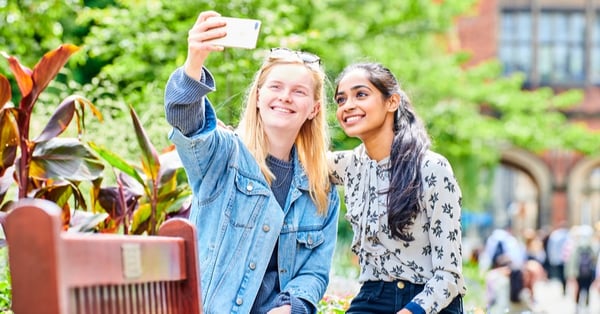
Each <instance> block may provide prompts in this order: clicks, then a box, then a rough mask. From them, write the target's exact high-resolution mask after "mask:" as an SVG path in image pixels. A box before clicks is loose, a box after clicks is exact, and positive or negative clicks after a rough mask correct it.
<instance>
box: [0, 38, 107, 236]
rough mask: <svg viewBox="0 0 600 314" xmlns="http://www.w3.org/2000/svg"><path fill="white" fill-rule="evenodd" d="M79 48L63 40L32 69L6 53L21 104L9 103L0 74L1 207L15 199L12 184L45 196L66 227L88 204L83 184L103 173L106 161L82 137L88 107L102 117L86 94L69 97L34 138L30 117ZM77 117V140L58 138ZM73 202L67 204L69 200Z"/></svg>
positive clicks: (8, 90)
mask: <svg viewBox="0 0 600 314" xmlns="http://www.w3.org/2000/svg"><path fill="white" fill-rule="evenodd" d="M78 49H79V48H78V47H77V46H74V45H71V44H64V45H61V46H59V47H58V48H57V49H55V50H52V51H50V52H48V53H46V54H45V55H44V56H43V57H42V58H41V60H40V61H39V62H38V63H37V64H36V65H35V67H34V68H33V70H31V69H29V68H27V67H26V66H24V65H22V64H21V63H20V62H19V60H18V59H17V58H16V57H13V56H8V55H7V54H5V53H2V55H3V56H4V57H6V59H7V60H8V63H9V66H10V69H11V71H12V73H13V75H14V77H15V80H16V83H17V85H18V87H19V91H20V93H21V96H22V97H21V99H20V101H19V103H18V106H16V107H15V106H13V104H12V103H11V102H10V100H11V98H12V89H11V85H10V83H9V81H8V79H7V78H6V77H5V76H3V75H0V104H2V108H1V109H0V146H1V147H2V148H3V149H2V161H1V164H0V204H1V205H2V206H1V207H0V208H1V209H2V211H5V210H6V209H7V208H8V206H9V205H10V204H11V203H12V202H13V201H14V200H13V199H6V195H7V192H8V191H9V190H10V188H11V187H15V186H16V189H17V198H18V199H21V198H26V197H33V198H43V199H48V200H51V201H53V202H55V203H57V204H58V205H59V207H61V208H62V209H63V217H64V222H65V228H66V227H67V226H68V225H69V222H70V217H71V204H73V205H74V206H73V207H74V208H73V209H77V208H83V209H86V208H87V204H86V201H85V198H84V195H83V193H82V190H81V187H80V183H81V182H83V181H90V182H93V181H95V180H98V179H100V178H101V176H102V172H103V170H104V165H103V164H102V162H101V160H100V159H99V158H98V157H97V156H95V155H94V154H93V151H91V150H90V149H89V147H87V146H86V145H85V144H84V143H83V142H82V141H81V140H80V135H82V133H83V131H84V129H85V125H84V122H83V121H84V114H85V108H86V107H87V108H89V109H90V110H91V111H92V113H93V114H94V115H95V116H96V117H97V118H99V119H100V120H101V119H102V115H101V114H100V112H99V111H98V110H97V109H96V108H95V107H94V105H93V104H92V103H91V102H89V101H88V100H86V99H85V98H83V97H80V96H76V95H72V96H69V97H67V98H66V99H65V100H64V101H63V102H62V103H61V104H60V105H59V106H58V107H57V108H56V110H55V112H54V114H53V115H52V116H51V117H50V119H49V121H48V122H47V124H46V125H45V127H44V128H43V130H42V131H41V133H40V134H39V135H38V136H37V137H35V138H30V126H31V123H32V121H31V117H32V113H33V110H34V108H35V105H36V103H37V100H38V98H39V96H40V94H41V93H42V92H43V91H44V90H45V89H46V87H48V84H49V83H50V81H52V80H53V79H54V78H55V77H56V76H57V74H58V73H59V71H60V69H61V68H62V67H63V66H64V65H65V63H66V62H67V60H68V59H69V57H70V56H71V55H72V54H73V53H74V52H76V51H77V50H78ZM74 117H75V118H76V121H77V134H78V137H77V138H71V137H60V135H61V134H62V133H63V132H64V131H65V130H66V129H67V127H68V126H69V125H70V124H71V122H72V121H73V118H74ZM71 200H72V201H73V202H69V201H71Z"/></svg>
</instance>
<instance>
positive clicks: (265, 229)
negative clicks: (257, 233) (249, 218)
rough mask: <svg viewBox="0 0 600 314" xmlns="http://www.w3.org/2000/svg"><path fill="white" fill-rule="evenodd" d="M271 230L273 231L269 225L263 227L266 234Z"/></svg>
mask: <svg viewBox="0 0 600 314" xmlns="http://www.w3.org/2000/svg"><path fill="white" fill-rule="evenodd" d="M269 230H271V227H269V225H263V231H264V232H269Z"/></svg>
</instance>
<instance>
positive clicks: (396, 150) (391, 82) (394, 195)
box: [336, 62, 431, 241]
mask: <svg viewBox="0 0 600 314" xmlns="http://www.w3.org/2000/svg"><path fill="white" fill-rule="evenodd" d="M357 69H361V70H363V71H364V72H365V73H366V74H367V79H368V80H369V82H371V84H373V85H374V86H375V87H376V88H377V90H379V91H380V92H381V94H382V95H383V97H384V99H386V100H387V99H389V98H390V97H392V95H394V94H398V95H399V96H400V104H399V106H398V110H396V113H395V115H394V130H393V131H394V141H393V142H392V150H391V154H390V162H391V170H390V187H389V189H388V191H386V193H387V201H388V204H387V211H388V224H389V228H390V230H391V233H392V237H394V238H398V239H401V240H404V241H412V240H414V237H413V235H412V234H411V233H410V232H409V231H408V229H409V227H410V226H411V225H412V224H413V222H414V219H415V217H416V216H417V214H418V213H419V212H420V211H421V210H423V208H422V206H421V203H420V198H421V197H422V192H423V183H422V180H421V163H422V161H423V156H424V155H425V153H426V152H427V150H428V149H429V147H430V145H431V141H430V139H429V136H428V135H427V131H426V130H425V127H424V126H423V123H422V122H421V120H420V119H419V117H418V116H417V115H416V114H415V111H414V109H413V106H412V104H411V102H410V99H409V98H408V96H407V95H406V93H405V92H404V91H403V90H402V89H401V88H400V84H399V83H398V80H396V77H395V76H394V74H393V73H392V72H391V71H390V70H389V69H388V68H386V67H385V66H383V65H382V64H380V63H374V62H365V63H355V64H352V65H350V66H348V67H346V68H345V69H344V71H343V72H342V73H341V74H340V75H339V76H338V78H337V80H336V86H337V85H338V84H339V81H340V80H341V79H342V78H343V77H344V76H345V75H346V74H347V73H349V72H350V71H353V70H357Z"/></svg>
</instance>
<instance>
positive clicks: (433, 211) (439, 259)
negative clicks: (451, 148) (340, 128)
mask: <svg viewBox="0 0 600 314" xmlns="http://www.w3.org/2000/svg"><path fill="white" fill-rule="evenodd" d="M329 166H330V169H332V179H333V182H334V183H335V184H338V185H343V186H344V189H345V202H346V219H348V221H350V223H351V224H352V229H353V231H354V238H353V240H352V251H353V252H354V253H355V254H356V255H357V256H358V259H359V264H360V277H359V281H360V282H365V281H380V280H382V281H394V280H398V279H400V280H406V281H409V282H412V283H415V284H424V285H425V288H424V289H423V291H422V292H421V293H420V294H418V295H417V296H415V298H414V299H413V300H412V302H415V303H417V304H419V305H420V306H421V307H422V308H423V309H424V310H425V312H426V313H437V312H439V311H440V310H441V309H443V308H445V307H446V306H447V305H448V304H450V302H452V300H453V299H454V298H455V297H456V296H457V295H459V294H461V295H464V294H465V292H466V287H465V283H464V278H463V275H462V247H461V225H460V215H461V207H460V202H461V191H460V188H459V186H458V184H457V182H456V179H455V177H454V174H453V172H452V168H451V166H450V164H449V163H448V161H447V159H446V158H445V157H444V156H442V155H439V154H437V153H435V152H432V151H428V152H427V154H426V155H425V156H424V159H423V162H422V166H421V177H422V179H423V187H424V193H423V195H422V196H421V202H422V204H423V205H424V208H425V210H424V211H421V212H420V213H419V214H418V215H417V216H416V218H415V220H414V224H413V225H411V226H410V228H409V229H408V230H409V233H410V234H411V235H412V236H413V238H414V240H413V241H410V242H405V241H402V240H399V239H394V238H392V236H391V233H390V230H389V228H388V221H387V216H388V215H387V194H386V193H385V192H386V191H387V189H388V187H389V183H390V180H389V171H390V160H389V157H388V158H386V159H383V160H381V161H380V162H377V161H375V160H372V159H371V158H369V156H368V155H367V153H366V150H365V147H364V145H362V144H361V145H359V146H358V147H357V148H355V149H354V150H352V151H339V152H332V153H330V155H329Z"/></svg>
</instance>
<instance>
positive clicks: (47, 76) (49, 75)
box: [32, 44, 79, 99]
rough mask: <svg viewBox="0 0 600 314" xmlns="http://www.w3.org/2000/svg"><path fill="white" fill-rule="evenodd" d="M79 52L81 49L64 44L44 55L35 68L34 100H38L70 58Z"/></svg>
mask: <svg viewBox="0 0 600 314" xmlns="http://www.w3.org/2000/svg"><path fill="white" fill-rule="evenodd" d="M78 50H79V47H77V46H75V45H72V44H63V45H60V46H59V47H58V48H56V49H54V50H52V51H49V52H47V53H46V54H44V56H43V57H42V59H40V61H39V62H38V63H37V64H36V65H35V67H34V68H33V73H32V78H33V82H34V84H35V92H36V93H37V95H34V99H37V96H38V95H39V93H41V92H42V91H43V90H45V89H46V87H48V84H49V83H50V81H52V80H53V79H54V78H55V77H56V75H57V74H58V72H59V71H60V70H61V69H62V68H63V67H64V66H65V64H66V63H67V61H68V60H69V57H71V55H72V54H73V53H75V52H77V51H78Z"/></svg>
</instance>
